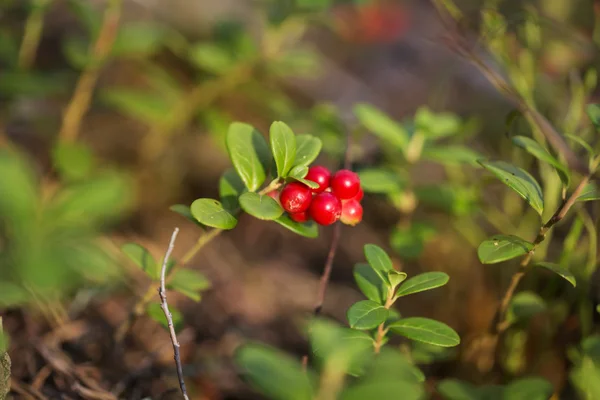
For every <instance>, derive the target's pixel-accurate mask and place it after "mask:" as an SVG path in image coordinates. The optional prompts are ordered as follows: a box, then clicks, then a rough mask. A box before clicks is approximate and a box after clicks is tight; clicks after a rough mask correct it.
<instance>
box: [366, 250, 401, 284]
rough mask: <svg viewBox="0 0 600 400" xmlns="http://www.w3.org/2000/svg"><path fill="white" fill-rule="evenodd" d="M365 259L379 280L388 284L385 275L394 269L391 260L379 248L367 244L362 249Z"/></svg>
mask: <svg viewBox="0 0 600 400" xmlns="http://www.w3.org/2000/svg"><path fill="white" fill-rule="evenodd" d="M364 251H365V257H366V258H367V261H368V263H369V265H371V267H372V268H373V270H375V272H377V274H378V275H379V276H380V277H381V279H382V280H383V281H384V282H385V283H386V284H388V283H389V281H388V277H387V273H388V272H389V271H392V270H393V269H394V265H393V264H392V260H391V259H390V257H389V256H388V255H387V253H386V252H385V251H384V250H383V249H382V248H381V247H379V246H376V245H374V244H367V245H365V247H364Z"/></svg>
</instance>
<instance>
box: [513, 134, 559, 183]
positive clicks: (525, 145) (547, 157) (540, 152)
mask: <svg viewBox="0 0 600 400" xmlns="http://www.w3.org/2000/svg"><path fill="white" fill-rule="evenodd" d="M512 141H513V143H514V144H515V145H517V146H519V147H521V148H522V149H525V150H526V151H527V152H528V153H529V154H531V155H532V156H534V157H535V158H537V159H538V160H540V161H543V162H545V163H548V164H550V165H552V166H553V167H554V169H556V173H557V174H558V176H559V177H560V180H561V181H562V183H563V184H564V185H565V186H569V181H570V177H569V170H568V169H567V168H566V167H565V166H564V165H562V164H561V163H560V161H558V160H557V159H556V158H555V157H554V156H553V155H552V154H550V153H549V152H548V150H546V149H545V148H543V147H542V146H541V145H540V144H539V143H538V142H536V141H535V140H533V139H531V138H528V137H525V136H515V137H513V138H512Z"/></svg>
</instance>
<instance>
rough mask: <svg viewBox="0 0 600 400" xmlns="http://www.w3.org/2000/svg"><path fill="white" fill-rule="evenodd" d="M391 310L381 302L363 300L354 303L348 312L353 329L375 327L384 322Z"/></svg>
mask: <svg viewBox="0 0 600 400" xmlns="http://www.w3.org/2000/svg"><path fill="white" fill-rule="evenodd" d="M388 314H389V311H388V310H387V309H386V308H385V307H383V306H382V305H381V304H379V303H377V302H374V301H372V300H362V301H359V302H357V303H354V304H353V305H352V306H351V307H350V308H349V309H348V312H347V314H346V316H347V317H348V323H349V324H350V328H352V329H373V328H376V327H377V326H379V325H380V324H383V323H384V322H385V320H386V319H387V317H388Z"/></svg>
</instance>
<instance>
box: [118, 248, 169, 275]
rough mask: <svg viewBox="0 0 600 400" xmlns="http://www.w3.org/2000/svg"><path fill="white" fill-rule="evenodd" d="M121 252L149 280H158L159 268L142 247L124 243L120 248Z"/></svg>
mask: <svg viewBox="0 0 600 400" xmlns="http://www.w3.org/2000/svg"><path fill="white" fill-rule="evenodd" d="M121 251H122V252H123V253H124V254H125V255H126V256H127V257H128V258H129V259H130V260H131V261H133V263H134V264H135V265H137V266H138V267H140V268H141V269H142V271H144V272H145V273H146V274H147V275H148V276H149V277H150V278H151V279H153V280H158V279H160V266H159V265H158V263H157V262H156V260H155V259H154V257H152V254H150V252H149V251H148V250H147V249H146V248H145V247H144V246H141V245H139V244H137V243H125V244H124V245H122V246H121Z"/></svg>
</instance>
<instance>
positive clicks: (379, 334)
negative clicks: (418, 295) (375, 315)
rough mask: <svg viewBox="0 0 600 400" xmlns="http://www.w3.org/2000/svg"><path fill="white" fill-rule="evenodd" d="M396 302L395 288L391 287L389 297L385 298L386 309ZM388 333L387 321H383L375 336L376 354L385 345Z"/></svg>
mask: <svg viewBox="0 0 600 400" xmlns="http://www.w3.org/2000/svg"><path fill="white" fill-rule="evenodd" d="M395 302H396V299H395V298H394V290H393V289H391V288H390V289H389V290H388V293H387V298H386V299H385V304H384V307H385V308H386V310H389V309H390V307H392V305H393V304H394V303H395ZM386 334H387V329H385V322H382V323H381V324H380V325H379V326H378V327H377V336H375V342H374V343H373V347H374V351H375V354H379V352H380V351H381V347H382V346H383V339H384V338H385V335H386Z"/></svg>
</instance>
